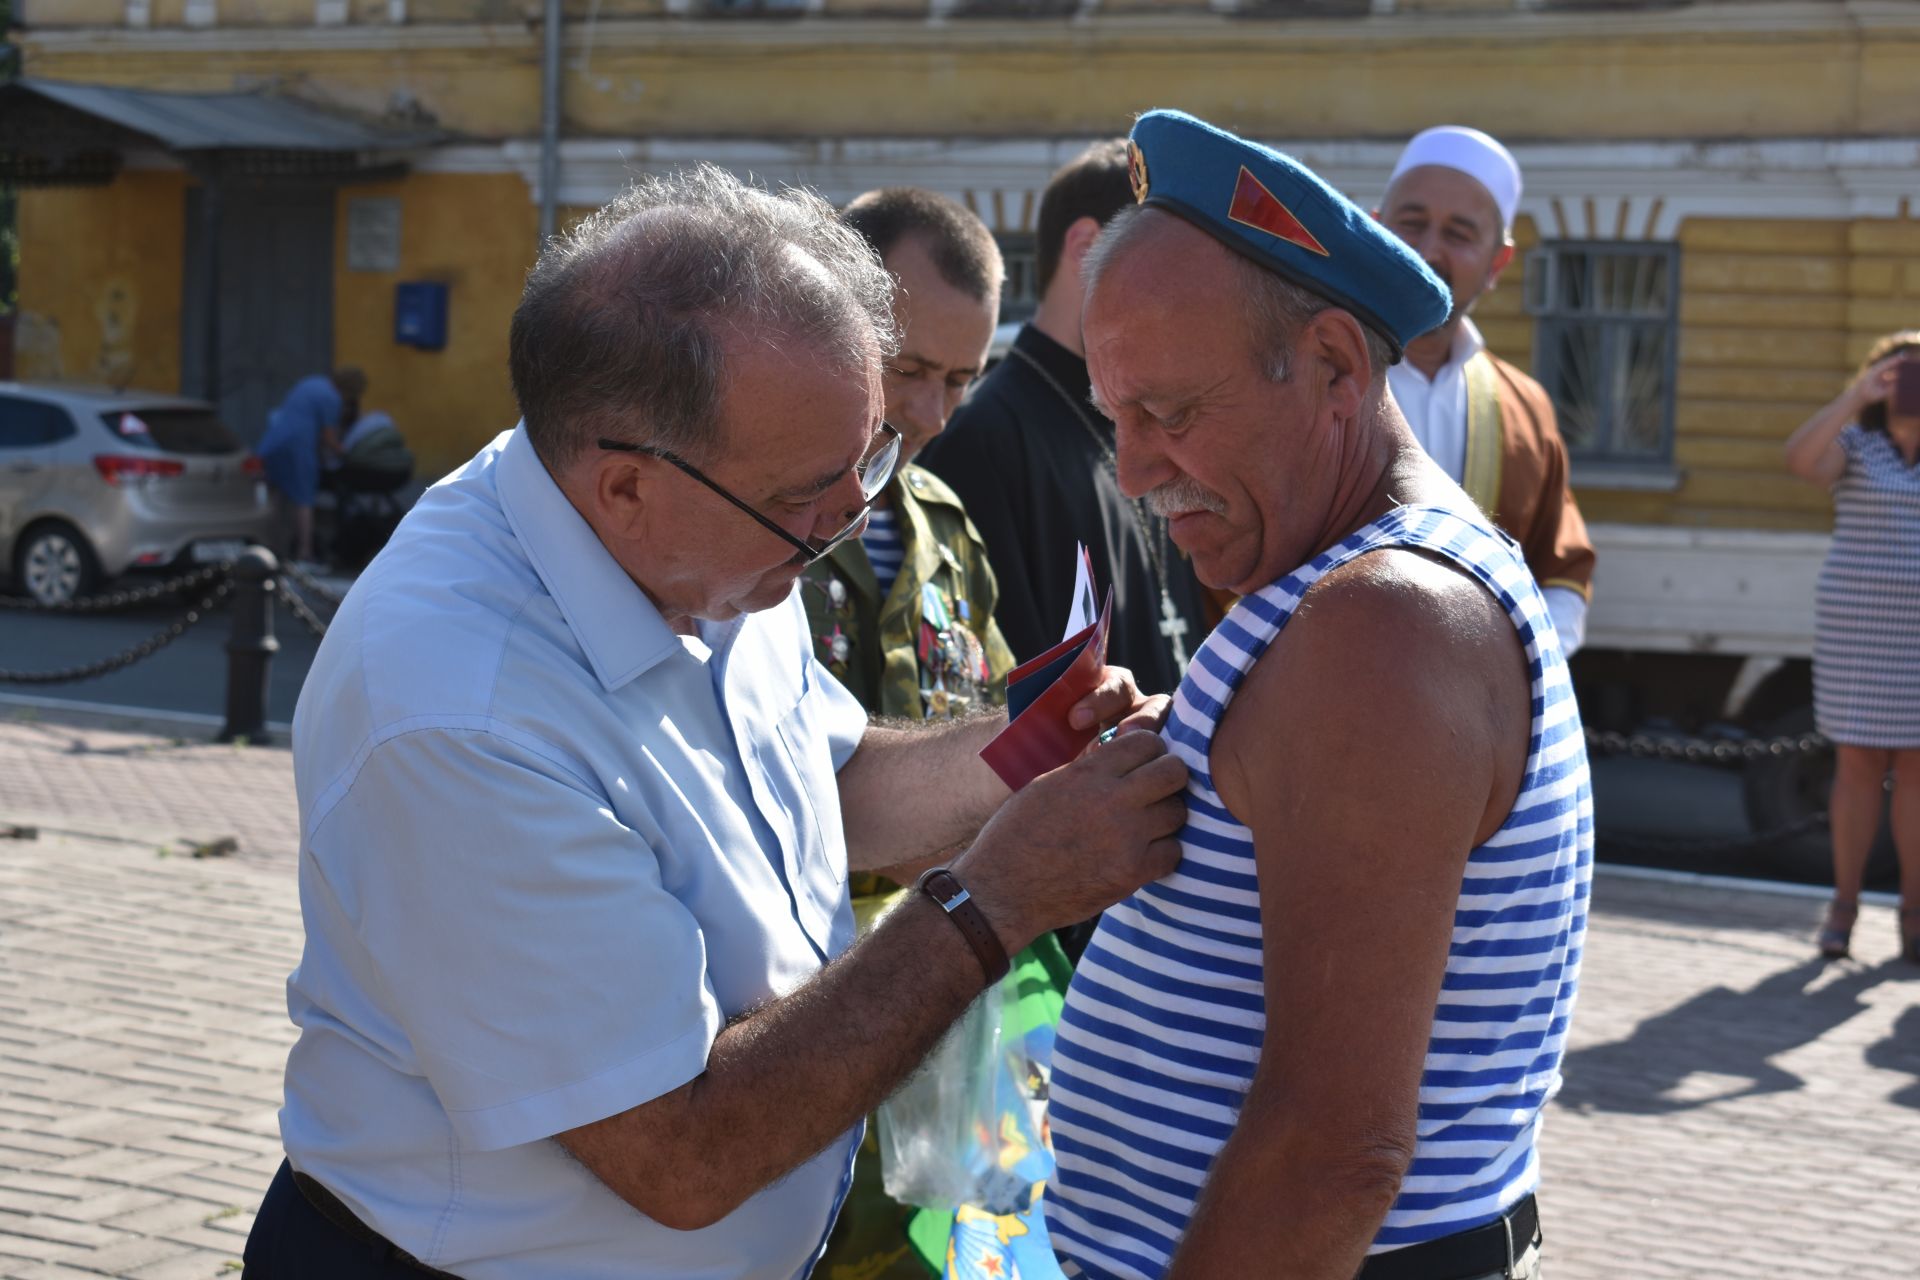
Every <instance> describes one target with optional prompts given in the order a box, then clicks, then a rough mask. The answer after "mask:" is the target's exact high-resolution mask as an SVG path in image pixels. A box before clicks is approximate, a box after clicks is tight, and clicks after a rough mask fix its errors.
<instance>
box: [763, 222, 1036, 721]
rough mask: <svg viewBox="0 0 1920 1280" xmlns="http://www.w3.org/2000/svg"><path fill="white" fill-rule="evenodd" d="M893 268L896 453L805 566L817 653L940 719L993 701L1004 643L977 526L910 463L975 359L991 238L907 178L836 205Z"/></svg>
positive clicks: (872, 709)
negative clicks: (860, 520)
mask: <svg viewBox="0 0 1920 1280" xmlns="http://www.w3.org/2000/svg"><path fill="white" fill-rule="evenodd" d="M841 217H842V218H843V219H844V220H845V221H846V223H847V225H848V226H850V227H852V228H853V229H854V230H855V231H857V232H859V233H860V235H861V238H862V239H864V240H865V241H866V242H867V244H868V245H869V246H871V247H872V249H873V251H874V252H875V253H876V254H878V255H879V257H880V261H881V264H882V265H883V266H884V267H885V268H886V269H887V274H888V275H890V276H892V277H893V281H894V286H893V309H894V316H895V319H896V322H897V323H898V325H899V329H900V349H899V351H898V352H896V353H895V354H894V355H893V357H892V358H891V359H889V360H888V361H887V363H886V366H885V369H884V371H883V373H882V376H881V386H882V394H883V396H884V398H885V405H884V413H885V417H886V421H887V422H888V423H889V424H891V425H892V426H894V427H895V428H897V429H898V430H899V432H900V466H899V468H898V470H897V471H896V473H895V476H894V479H893V480H892V481H890V482H889V483H888V484H887V486H886V488H884V489H882V490H881V491H880V493H879V494H878V495H877V496H876V497H875V498H874V502H873V507H872V509H871V511H869V513H868V517H867V527H866V531H865V532H863V533H862V534H861V535H860V536H859V537H858V538H849V539H848V540H847V541H845V542H843V543H841V544H840V545H839V546H838V547H835V548H834V549H833V550H832V551H831V552H829V553H828V554H827V555H825V556H823V557H821V558H820V559H819V560H816V561H815V562H814V563H813V564H812V565H811V566H809V567H808V569H807V571H806V573H805V574H804V575H802V578H801V599H802V600H804V601H805V602H806V606H807V625H808V628H809V630H810V631H811V633H812V635H813V641H814V654H815V656H816V657H818V658H819V659H820V661H821V662H822V663H824V664H825V665H826V667H827V669H828V670H829V671H831V672H833V673H834V675H836V676H838V677H839V678H840V681H841V683H843V684H845V685H846V686H847V688H848V690H849V691H850V692H852V694H853V696H854V697H856V698H858V699H859V700H860V705H861V706H863V707H865V708H866V709H867V711H868V712H869V713H870V714H872V715H880V716H901V717H905V718H906V719H909V720H920V719H930V718H932V719H944V718H947V717H949V716H955V715H964V714H966V713H968V712H969V711H973V710H978V709H980V706H981V704H982V702H983V701H991V702H996V703H997V702H998V701H1000V700H1001V694H1000V693H999V692H997V691H996V690H997V687H998V686H999V685H1000V683H1001V682H1002V681H1003V680H1004V679H1005V677H1006V674H1007V672H1008V671H1009V670H1011V669H1012V667H1013V655H1012V653H1010V652H1009V651H1008V649H1007V643H1006V641H1005V640H1004V639H1002V638H1001V635H1000V628H999V627H998V626H996V625H995V624H994V620H993V610H994V605H995V603H996V602H997V599H998V590H997V587H996V584H995V582H994V577H993V570H992V569H991V568H990V567H989V566H988V564H987V554H986V549H985V547H984V546H983V545H982V543H981V539H980V534H979V531H978V530H976V529H975V528H974V526H973V523H972V522H971V521H970V520H968V519H967V511H966V508H965V507H963V506H962V505H961V503H960V499H959V498H958V497H957V496H955V494H954V492H953V490H951V489H949V488H948V487H947V486H946V484H945V483H944V482H942V481H941V480H940V479H939V478H938V477H936V476H935V475H933V473H931V472H929V471H927V470H925V469H924V468H921V467H918V466H915V465H913V459H914V458H916V457H918V456H919V454H920V451H921V450H922V449H924V448H925V447H926V446H927V445H928V444H929V443H930V442H931V441H932V440H933V439H934V437H935V436H937V435H939V434H940V431H941V428H943V427H945V426H946V425H947V419H948V418H949V417H950V416H951V415H952V413H953V411H954V408H955V406H957V405H958V404H959V403H960V399H961V397H962V396H964V395H965V394H966V392H967V388H968V387H969V386H971V385H972V383H973V380H974V378H976V377H978V376H979V373H980V370H981V368H982V367H983V366H984V365H985V364H986V359H987V346H988V344H989V343H990V342H991V341H992V340H993V326H994V320H995V318H996V316H997V315H998V313H999V306H1000V282H1001V275H1002V268H1001V263H1000V248H999V246H998V245H996V244H995V243H994V242H993V233H992V232H990V231H988V230H987V226H986V224H985V223H984V222H982V221H980V219H979V217H978V216H976V215H975V214H973V213H972V212H970V211H968V210H967V209H965V208H964V207H962V206H961V205H959V204H956V203H955V202H954V201H952V200H949V199H948V198H947V197H945V196H943V195H940V194H938V193H936V192H932V191H927V190H923V189H921V188H918V187H890V188H886V189H883V190H879V191H869V192H867V193H866V194H865V195H862V196H859V197H857V198H856V199H854V200H853V201H852V203H850V204H848V205H847V207H846V208H845V209H844V210H843V211H842V212H841Z"/></svg>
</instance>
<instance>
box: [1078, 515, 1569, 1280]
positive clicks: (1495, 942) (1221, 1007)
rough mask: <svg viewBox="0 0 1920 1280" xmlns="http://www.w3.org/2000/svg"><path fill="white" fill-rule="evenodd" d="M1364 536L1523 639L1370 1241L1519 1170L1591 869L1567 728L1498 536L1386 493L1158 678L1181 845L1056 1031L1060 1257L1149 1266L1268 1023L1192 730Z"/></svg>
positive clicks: (1210, 1151)
mask: <svg viewBox="0 0 1920 1280" xmlns="http://www.w3.org/2000/svg"><path fill="white" fill-rule="evenodd" d="M1384 547H1415V548H1419V549H1421V550H1424V551H1426V552H1428V553H1430V554H1434V555H1437V556H1441V557H1444V558H1446V559H1447V560H1450V561H1452V562H1453V563H1455V564H1457V565H1459V566H1460V567H1461V568H1463V569H1464V570H1465V571H1467V572H1468V573H1470V574H1471V575H1472V576H1473V577H1474V578H1476V579H1477V580H1478V581H1480V582H1481V583H1482V584H1483V585H1484V586H1485V587H1486V588H1487V590H1489V591H1490V592H1492V593H1493V594H1494V596H1496V597H1497V598H1498V599H1499V601H1500V602H1501V604H1502V605H1503V606H1504V607H1505V608H1506V611H1507V616H1508V617H1509V618H1510V619H1512V621H1513V625H1514V627H1515V629H1516V630H1518V632H1519V633H1520V638H1521V640H1522V642H1523V644H1524V645H1525V647H1526V654H1527V660H1528V667H1529V671H1530V673H1531V681H1532V703H1533V724H1532V732H1531V736H1530V740H1529V745H1528V748H1527V764H1526V772H1525V775H1524V779H1523V781H1522V783H1521V788H1520V794H1519V797H1518V799H1517V800H1516V801H1515V802H1514V806H1513V810H1512V812H1511V813H1510V814H1509V815H1508V817H1507V820H1506V821H1505V822H1504V823H1503V824H1501V827H1500V829H1499V830H1498V831H1497V832H1495V833H1494V835H1493V836H1492V837H1491V838H1490V839H1489V840H1488V841H1487V842H1486V843H1485V844H1483V845H1481V846H1480V847H1479V848H1477V849H1474V850H1473V851H1472V853H1471V854H1470V855H1469V857H1468V859H1467V867H1466V873H1465V878H1464V881H1463V883H1462V884H1461V887H1460V897H1459V902H1458V905H1457V906H1456V907H1455V909H1454V917H1453V942H1452V946H1451V948H1450V949H1449V953H1448V959H1447V968H1446V976H1445V978H1444V980H1443V983H1442V987H1441V995H1440V1002H1439V1005H1438V1007H1437V1008H1436V1010H1435V1012H1434V1023H1433V1033H1432V1037H1431V1039H1430V1040H1429V1042H1428V1047H1427V1057H1426V1063H1425V1067H1424V1070H1423V1073H1422V1077H1421V1081H1420V1098H1419V1120H1418V1131H1417V1146H1416V1148H1415V1152H1414V1160H1413V1165H1412V1167H1411V1169H1410V1170H1409V1172H1408V1174H1407V1176H1406V1179H1405V1180H1404V1181H1403V1182H1402V1184H1401V1187H1400V1193H1399V1196H1398V1198H1397V1199H1396V1200H1395V1201H1394V1204H1393V1207H1392V1209H1391V1210H1389V1212H1388V1214H1387V1217H1386V1221H1385V1223H1384V1224H1383V1225H1382V1227H1381V1229H1380V1232H1379V1234H1378V1235H1377V1236H1376V1237H1375V1239H1374V1242H1373V1245H1372V1247H1371V1249H1370V1252H1373V1253H1381V1252H1385V1251H1387V1250H1391V1249H1396V1248H1402V1247H1405V1246H1407V1245H1412V1244H1418V1243H1420V1242H1422V1241H1426V1240H1432V1239H1436V1238H1439V1237H1441V1236H1448V1235H1452V1234H1454V1233H1456V1232H1459V1231H1464V1230H1467V1229H1469V1228H1471V1227H1475V1226H1479V1225H1481V1224H1483V1223H1487V1222H1491V1221H1493V1220H1495V1219H1496V1218H1498V1217H1499V1216H1500V1215H1501V1214H1502V1213H1503V1212H1504V1211H1505V1210H1506V1209H1508V1208H1509V1207H1511V1206H1512V1205H1513V1204H1514V1203H1516V1202H1517V1201H1519V1200H1520V1199H1522V1198H1523V1197H1524V1196H1526V1195H1527V1194H1528V1193H1529V1192H1530V1191H1532V1190H1533V1189H1534V1188H1535V1186H1536V1185H1537V1184H1538V1182H1539V1166H1538V1164H1537V1161H1536V1157H1535V1153H1534V1140H1535V1137H1536V1135H1537V1134H1538V1131H1539V1128H1540V1117H1541V1112H1542V1110H1543V1109H1544V1107H1545V1106H1546V1103H1547V1100H1548V1099H1549V1098H1550V1097H1552V1096H1553V1094H1554V1092H1555V1091H1556V1090H1557V1089H1558V1088H1559V1085H1560V1058H1561V1054H1562V1052H1563V1050H1564V1048H1565V1045H1566V1035H1567V1025H1568V1020H1569V1016H1570V1015H1571V1013H1572V1010H1573V999H1574V988H1575V985H1576V982H1577V979H1578V976H1579V969H1580V952H1581V945H1582V942H1583V940H1584V938H1585V934H1586V921H1587V895H1588V889H1589V885H1590V882H1591V878H1592V870H1593V800H1592V794H1591V792H1590V790H1589V787H1588V779H1587V756H1586V743H1585V739H1584V736H1583V734H1582V731H1581V727H1580V717H1579V712H1578V710H1577V708H1576V707H1575V704H1574V698H1573V687H1572V685H1571V684H1570V683H1569V681H1568V676H1567V665H1566V661H1565V659H1564V658H1563V657H1562V656H1561V653H1560V643H1559V640H1558V638H1557V637H1556V636H1555V635H1554V632H1553V625H1552V623H1551V621H1550V620H1549V619H1548V615H1547V610H1546V604H1545V602H1544V601H1543V600H1542V599H1541V596H1540V593H1539V591H1538V589H1537V588H1536V587H1535V586H1534V582H1533V577H1532V575H1531V574H1530V573H1529V572H1528V571H1527V567H1526V564H1525V563H1524V562H1523V561H1522V560H1521V558H1520V553H1519V549H1518V548H1517V547H1516V546H1515V545H1514V544H1513V542H1512V541H1511V540H1510V539H1508V538H1507V537H1506V535H1504V534H1501V533H1497V532H1495V531H1493V530H1491V529H1489V528H1488V527H1487V526H1486V525H1484V524H1483V523H1481V522H1480V520H1479V518H1478V517H1477V516H1475V517H1463V516H1460V515H1457V514H1455V513H1453V512H1451V511H1448V510H1445V509H1443V508H1438V507H1399V508H1396V509H1395V510H1393V511H1391V512H1389V513H1388V514H1387V515H1385V516H1383V517H1381V518H1380V519H1379V520H1376V521H1374V522H1373V523H1372V524H1369V525H1367V526H1365V527H1364V528H1361V529H1359V530H1357V531H1356V532H1354V533H1353V534H1352V535H1351V536H1349V537H1348V538H1346V539H1345V540H1344V541H1342V542H1341V543H1339V544H1338V545H1337V546H1334V547H1332V548H1330V549H1329V550H1327V551H1326V552H1323V553H1322V554H1321V555H1319V556H1317V557H1315V558H1314V559H1313V560H1312V561H1310V562H1309V563H1307V564H1306V565H1304V566H1302V567H1301V568H1299V569H1296V570H1295V571H1294V572H1292V573H1289V574H1287V575H1286V576H1285V577H1283V578H1281V579H1279V580H1278V581H1276V582H1275V583H1273V584H1272V585H1271V586H1269V587H1266V588H1265V589H1263V590H1261V591H1259V592H1258V593H1256V594H1254V595H1251V596H1248V597H1246V598H1245V599H1243V600H1241V601H1240V602H1239V603H1238V604H1237V605H1235V606H1234V608H1233V610H1232V612H1231V613H1229V614H1228V615H1227V617H1226V619H1225V620H1224V621H1223V622H1222V623H1221V624H1220V626H1219V627H1218V628H1217V629H1216V630H1215V631H1214V633H1213V634H1212V635H1211V636H1209V637H1208V638H1207V641H1206V643H1205V644H1204V645H1203V646H1201V649H1200V652H1199V653H1198V654H1197V655H1196V656H1195V657H1194V660H1193V662H1192V664H1191V665H1190V666H1189V667H1188V669H1187V675H1186V679H1185V680H1183V681H1182V682H1181V684H1180V689H1179V692H1178V694H1177V695H1176V696H1175V699H1174V705H1173V711H1172V714H1171V716H1170V717H1169V719H1168V722H1167V728H1166V730H1165V737H1166V739H1167V742H1168V746H1169V748H1170V749H1171V750H1172V751H1173V752H1174V753H1175V754H1176V755H1178V756H1179V757H1180V758H1181V759H1182V760H1184V761H1185V762H1186V764H1187V767H1188V769H1189V770H1190V771H1191V773H1190V777H1189V781H1188V784H1187V792H1186V802H1187V824H1186V826H1185V828H1184V829H1182V831H1181V833H1180V844H1181V860H1180V865H1179V867H1178V868H1177V869H1176V870H1175V871H1174V872H1173V873H1172V874H1171V875H1169V876H1167V877H1166V878H1165V879H1163V880H1159V881H1156V882H1155V883H1153V884H1150V885H1147V886H1146V887H1145V888H1143V889H1141V890H1140V891H1139V892H1137V893H1135V894H1134V895H1133V896H1132V897H1130V898H1128V899H1127V900H1126V901H1125V902H1122V903H1120V904H1119V905H1118V906H1116V907H1114V908H1112V909H1111V910H1109V911H1108V912H1107V913H1106V915H1105V916H1104V917H1103V918H1102V920H1101V923H1100V927H1099V929H1098V931H1097V932H1096V933H1095V934H1094V937H1093V941H1092V943H1091V944H1090V945H1089V946H1088V948H1087V952H1086V954H1085V956H1084V957H1082V959H1081V962H1080V967H1079V970H1078V972H1076V973H1075V974H1074V978H1073V985H1072V987H1071V989H1070V990H1069V991H1068V993H1067V1003H1066V1011H1065V1013H1064V1014H1063V1015H1062V1018H1061V1023H1060V1027H1059V1031H1058V1039H1057V1041H1056V1046H1055V1054H1054V1071H1053V1080H1052V1089H1051V1102H1050V1104H1049V1119H1050V1123H1051V1127H1052V1130H1053V1144H1054V1152H1055V1156H1056V1159H1057V1162H1058V1168H1057V1170H1056V1173H1055V1177H1054V1181H1053V1182H1052V1184H1051V1185H1050V1186H1049V1187H1048V1189H1047V1200H1046V1203H1047V1226H1048V1229H1049V1231H1050V1232H1051V1233H1052V1236H1053V1241H1054V1247H1055V1248H1056V1250H1058V1252H1059V1254H1060V1257H1061V1260H1062V1263H1063V1266H1064V1268H1065V1270H1066V1272H1067V1273H1068V1274H1069V1275H1084V1276H1092V1277H1101V1278H1103V1280H1104V1278H1105V1277H1128V1278H1130V1280H1156V1278H1157V1277H1159V1276H1161V1275H1162V1274H1164V1272H1165V1271H1166V1269H1167V1264H1168V1261H1169V1259H1170V1258H1171V1256H1172V1254H1173V1252H1174V1249H1175V1247H1176V1245H1177V1244H1178V1243H1179V1240H1180V1237H1181V1236H1182V1234H1184V1233H1185V1231H1186V1228H1187V1223H1188V1220H1189V1219H1190V1218H1191V1216H1192V1213H1193V1209H1194V1203H1195V1201H1196V1200H1197V1199H1198V1197H1199V1194H1200V1189H1201V1186H1202V1184H1203V1183H1204V1182H1205V1181H1206V1177H1207V1170H1208V1168H1209V1166H1210V1165H1211V1164H1212V1162H1213V1158H1214V1156H1215V1155H1216V1154H1217V1153H1218V1152H1219V1150H1220V1148H1221V1146H1222V1145H1223V1144H1224V1143H1225V1142H1226V1140H1227V1137H1228V1135H1229V1134H1231V1133H1232V1131H1233V1127H1234V1124H1235V1122H1236V1121H1237V1120H1238V1118H1239V1114H1240V1105H1241V1101H1242V1099H1243V1098H1244V1097H1245V1096H1246V1092H1247V1088H1248V1086H1249V1084H1250V1083H1251V1081H1252V1079H1253V1073H1254V1068H1255V1066H1256V1065H1257V1063H1258V1061H1259V1057H1260V1046H1261V1042H1262V1040H1263V1039H1264V1037H1265V1034H1266V1013H1265V992H1264V988H1263V986H1262V982H1263V976H1262V951H1261V933H1260V895H1259V884H1258V880H1257V878H1256V871H1255V865H1254V851H1253V840H1252V835H1251V833H1250V832H1249V831H1248V830H1247V828H1246V827H1245V826H1244V825H1242V824H1241V823H1240V822H1239V821H1237V820H1236V819H1235V818H1234V816H1233V815H1232V814H1231V813H1229V812H1228V811H1227V809H1226V807H1225V806H1224V805H1223V804H1222V803H1221V800H1220V797H1219V795H1218V794H1216V793H1215V791H1214V790H1213V786H1212V779H1211V777H1210V775H1209V772H1208V765H1209V756H1210V753H1211V750H1212V744H1213V734H1214V730H1215V728H1216V727H1217V726H1218V725H1219V723H1220V719H1221V717H1222V716H1223V715H1224V714H1225V713H1226V709H1227V705H1228V703H1230V702H1231V701H1232V699H1233V695H1234V692H1235V690H1236V689H1237V688H1238V687H1239V685H1240V682H1241V680H1242V679H1243V678H1244V676H1245V675H1246V673H1247V672H1248V671H1249V670H1250V669H1252V667H1253V664H1254V663H1255V662H1256V661H1258V660H1259V658H1260V655H1261V654H1262V653H1264V652H1265V651H1266V648H1267V646H1268V645H1270V644H1272V643H1273V640H1274V638H1275V637H1276V636H1278V635H1279V634H1280V630H1281V628H1282V627H1284V626H1286V624H1287V620H1288V619H1289V618H1291V617H1292V616H1293V613H1294V611H1295V610H1296V609H1297V608H1298V607H1299V605H1300V600H1301V597H1302V596H1304V595H1305V594H1306V592H1307V591H1308V590H1309V589H1310V588H1311V587H1312V586H1313V584H1314V583H1315V582H1317V581H1318V580H1319V579H1320V578H1321V577H1322V576H1324V575H1325V574H1327V573H1328V572H1330V571H1331V570H1333V569H1335V568H1337V567H1339V566H1340V565H1342V564H1345V563H1346V562H1348V561H1349V560H1352V559H1353V558H1355V557H1356V556H1360V555H1364V554H1366V553H1367V552H1369V551H1374V550H1378V549H1380V548H1384ZM1303 731H1306V732H1311V728H1310V727H1307V728H1305V729H1304V730H1303ZM1382 945H1387V944H1386V943H1384V942H1383V943H1382Z"/></svg>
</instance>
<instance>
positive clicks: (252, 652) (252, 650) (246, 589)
mask: <svg viewBox="0 0 1920 1280" xmlns="http://www.w3.org/2000/svg"><path fill="white" fill-rule="evenodd" d="M279 571H280V562H279V561H278V560H277V559H275V558H274V554H273V552H271V551H269V550H267V549H266V548H265V547H248V548H247V550H246V551H245V552H243V553H242V554H241V556H240V558H239V559H237V560H235V561H234V563H233V579H234V585H233V631H232V633H231V634H230V635H229V637H228V639H227V723H226V726H225V727H224V728H222V729H221V730H220V741H222V742H233V741H234V740H236V739H239V738H245V739H246V740H247V742H249V743H250V744H253V745H255V746H264V745H265V744H266V742H267V677H268V676H269V674H270V673H271V671H272V668H273V655H274V654H275V653H278V652H279V650H280V642H279V641H278V640H276V639H274V638H273V599H274V585H275V583H274V579H275V576H276V575H277V574H278V573H279Z"/></svg>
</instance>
